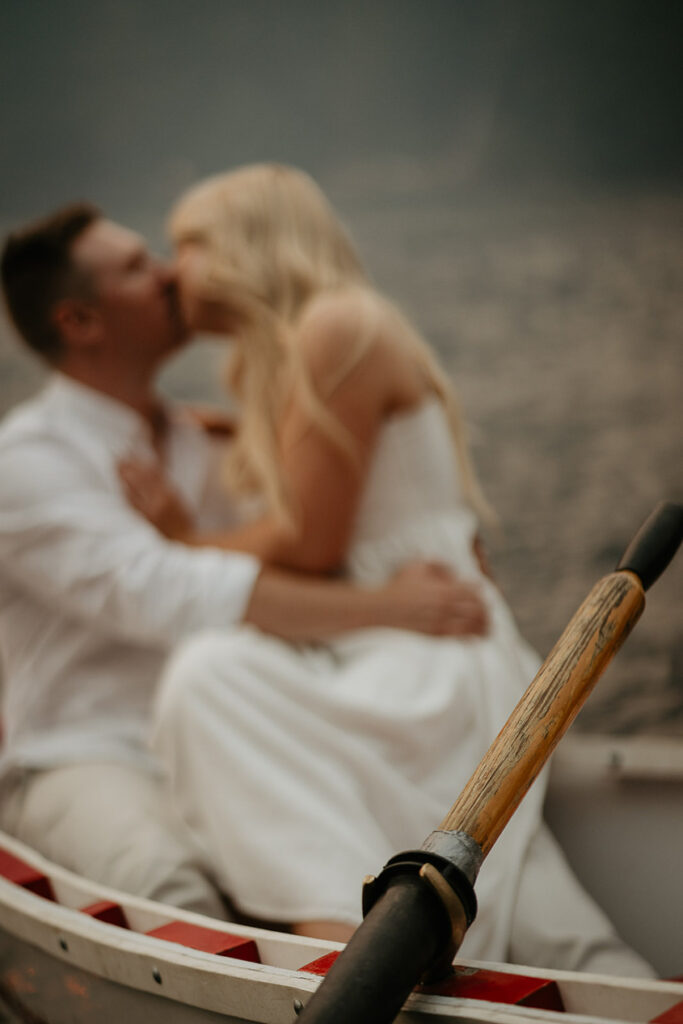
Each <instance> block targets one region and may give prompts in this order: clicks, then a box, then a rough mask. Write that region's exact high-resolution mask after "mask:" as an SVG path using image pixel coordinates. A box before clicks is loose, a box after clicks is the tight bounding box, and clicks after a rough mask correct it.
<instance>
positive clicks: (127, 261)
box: [71, 220, 188, 360]
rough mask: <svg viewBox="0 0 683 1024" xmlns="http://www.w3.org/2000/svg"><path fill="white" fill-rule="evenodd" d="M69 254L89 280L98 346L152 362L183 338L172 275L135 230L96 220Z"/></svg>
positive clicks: (173, 347)
mask: <svg viewBox="0 0 683 1024" xmlns="http://www.w3.org/2000/svg"><path fill="white" fill-rule="evenodd" d="M71 255H72V260H73V262H74V264H75V266H76V267H78V268H80V269H81V270H83V271H84V272H85V274H86V275H87V277H88V279H89V280H90V282H91V285H92V288H93V293H94V296H93V305H94V306H95V308H96V311H97V314H98V325H99V326H98V330H99V332H100V337H99V343H100V344H101V345H111V346H114V347H115V349H116V351H117V352H118V351H120V353H121V355H122V356H124V355H125V356H126V357H128V356H130V358H133V359H135V358H136V357H137V358H142V357H143V356H146V357H147V358H151V359H152V360H155V359H158V358H161V357H162V356H164V355H166V354H167V353H169V352H171V351H173V350H174V349H175V348H177V347H178V346H180V345H182V344H183V342H185V341H186V340H187V337H188V331H187V327H186V325H185V322H184V319H183V316H182V313H181V310H180V302H179V299H178V289H177V282H176V278H175V273H174V271H173V270H172V269H171V268H170V267H168V266H166V265H165V264H164V263H162V262H160V261H159V260H157V259H155V258H154V257H153V256H152V255H151V254H150V252H149V251H148V249H147V246H146V245H145V243H144V241H143V240H142V238H140V236H139V235H137V234H135V232H133V231H130V230H129V229H128V228H125V227H122V226H121V225H120V224H114V223H113V222H112V221H108V220H96V221H95V222H94V223H93V224H91V225H90V226H89V227H88V228H86V230H85V231H84V232H83V233H82V234H81V235H80V236H79V237H78V238H77V239H76V241H75V242H74V244H73V247H72V251H71Z"/></svg>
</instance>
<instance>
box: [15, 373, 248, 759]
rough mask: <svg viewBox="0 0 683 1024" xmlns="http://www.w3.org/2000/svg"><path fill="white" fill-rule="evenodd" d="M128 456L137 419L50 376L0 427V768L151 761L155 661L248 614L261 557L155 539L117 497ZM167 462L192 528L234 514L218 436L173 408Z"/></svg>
mask: <svg viewBox="0 0 683 1024" xmlns="http://www.w3.org/2000/svg"><path fill="white" fill-rule="evenodd" d="M131 454H134V455H136V456H143V457H144V456H150V457H152V454H153V453H152V448H151V438H150V432H149V429H148V427H147V425H146V423H145V422H144V420H142V418H141V417H139V416H138V415H137V414H136V413H135V412H133V411H132V410H131V409H130V408H128V407H127V406H124V405H121V404H119V403H118V402H115V401H113V400H112V399H109V398H107V397H105V396H103V395H101V394H99V393H98V392H96V391H93V390H91V389H89V388H86V387H83V386H81V385H79V384H77V383H75V382H73V381H71V380H69V379H68V378H66V377H63V376H61V375H56V376H55V377H54V378H53V379H52V381H51V382H50V383H49V384H48V386H47V387H46V388H45V390H44V391H43V392H41V394H39V395H38V396H37V397H36V398H34V399H32V400H30V401H28V402H26V403H24V404H23V405H22V406H20V407H18V408H16V409H15V410H14V411H12V412H11V413H10V414H9V415H8V416H7V417H6V418H5V421H4V423H3V424H2V426H1V427H0V651H1V652H2V658H3V673H2V674H3V676H4V683H3V690H4V694H3V697H4V701H3V703H4V710H3V718H4V743H3V751H2V759H1V760H0V772H5V771H7V770H8V769H9V768H10V767H15V766H28V767H47V766H51V765H55V764H61V763H66V762H71V761H77V760H81V761H82V760H91V759H96V760H121V759H124V760H136V761H139V762H147V763H149V764H151V760H150V759H149V755H148V754H147V752H146V744H145V738H146V733H147V728H148V718H149V712H150V705H151V700H152V696H153V691H154V687H155V683H156V680H157V678H158V675H159V672H160V669H161V666H162V663H163V659H164V658H165V656H166V655H167V653H168V652H169V650H170V648H171V647H172V646H173V645H174V644H175V643H177V642H178V641H179V640H181V639H182V638H183V637H185V636H187V635H188V634H190V633H192V632H193V631H195V630H198V629H202V628H205V627H213V626H229V625H230V624H236V623H238V622H239V621H240V620H241V618H242V616H243V614H244V611H245V608H246V605H247V603H248V600H249V596H250V594H251V590H252V587H253V585H254V582H255V580H256V577H257V575H258V572H259V569H260V563H259V562H258V561H257V560H256V559H255V558H252V557H251V556H250V555H246V554H238V553H231V552H225V551H219V550H217V549H210V548H204V549H200V548H189V547H184V546H183V545H181V544H176V543H172V542H169V541H168V540H166V539H165V538H164V537H162V536H161V535H160V534H159V533H158V532H157V531H156V530H155V529H154V527H152V526H151V525H150V524H149V523H147V522H146V521H145V520H144V519H143V518H142V517H141V516H140V515H139V514H138V513H137V512H135V511H134V510H133V509H132V508H131V507H129V506H128V504H127V503H126V500H125V498H124V497H123V494H122V491H121V487H120V484H119V480H118V476H117V470H116V464H117V461H118V460H119V459H120V458H121V457H123V456H126V455H131ZM165 469H166V472H167V473H168V475H169V476H170V478H171V479H172V480H173V481H174V483H175V484H176V486H177V488H178V489H179V491H180V492H181V494H182V495H183V497H184V499H185V501H186V502H187V504H188V506H189V507H190V508H191V509H192V510H193V511H194V512H195V514H196V515H197V521H198V524H199V525H200V527H202V528H204V529H217V528H220V527H226V526H228V525H230V524H231V522H234V512H232V511H231V509H230V507H229V503H228V500H227V498H226V496H225V495H224V494H223V493H222V490H221V488H220V485H219V477H220V468H219V452H218V451H217V446H216V443H215V442H212V441H211V439H210V438H209V437H207V436H206V434H205V433H204V432H203V431H201V430H200V429H199V428H198V427H197V426H195V425H194V424H192V423H190V422H189V421H187V420H183V419H182V418H181V417H180V416H178V415H176V414H174V413H171V414H170V420H169V428H168V434H167V438H166V448H165Z"/></svg>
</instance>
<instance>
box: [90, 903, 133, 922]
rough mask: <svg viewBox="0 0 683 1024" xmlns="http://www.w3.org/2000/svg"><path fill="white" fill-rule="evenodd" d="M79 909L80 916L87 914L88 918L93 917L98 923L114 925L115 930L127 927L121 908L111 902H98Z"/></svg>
mask: <svg viewBox="0 0 683 1024" xmlns="http://www.w3.org/2000/svg"><path fill="white" fill-rule="evenodd" d="M80 909H81V913H82V914H88V916H89V917H94V918H96V920H98V921H104V922H105V924H114V925H116V926H117V928H128V927H129V924H128V921H127V920H126V915H125V914H124V912H123V907H121V906H119V904H118V903H112V901H111V900H98V901H97V903H91V904H90V905H89V906H87V907H81V908H80Z"/></svg>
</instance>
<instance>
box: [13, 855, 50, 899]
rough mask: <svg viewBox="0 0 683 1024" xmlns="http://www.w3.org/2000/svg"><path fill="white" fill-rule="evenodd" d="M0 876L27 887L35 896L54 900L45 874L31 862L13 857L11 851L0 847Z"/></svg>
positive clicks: (24, 887)
mask: <svg viewBox="0 0 683 1024" xmlns="http://www.w3.org/2000/svg"><path fill="white" fill-rule="evenodd" d="M0 876H2V877H3V878H6V879H7V880H8V881H10V882H14V884H15V885H20V886H21V887H22V889H28V890H29V891H30V892H32V893H35V895H36V896H42V897H43V898H44V899H46V900H52V901H53V902H56V901H55V894H54V890H53V888H52V883H51V882H50V879H49V878H48V877H47V875H45V874H43V872H42V871H38V869H37V868H34V867H33V866H32V865H31V864H27V863H26V861H24V860H20V858H19V857H15V856H14V854H13V853H9V852H8V851H7V850H2V849H0Z"/></svg>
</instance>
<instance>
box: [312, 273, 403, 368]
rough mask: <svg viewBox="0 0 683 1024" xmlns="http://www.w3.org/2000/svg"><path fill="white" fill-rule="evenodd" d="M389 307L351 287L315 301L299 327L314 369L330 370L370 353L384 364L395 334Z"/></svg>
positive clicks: (373, 295) (361, 358)
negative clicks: (390, 341)
mask: <svg viewBox="0 0 683 1024" xmlns="http://www.w3.org/2000/svg"><path fill="white" fill-rule="evenodd" d="M392 328H393V324H392V315H391V311H390V308H389V306H388V304H387V303H386V302H385V301H384V300H382V298H381V297H380V296H378V295H377V294H375V293H374V292H373V291H371V290H370V289H367V288H359V287H348V288H343V289H341V288H340V289H335V290H334V291H328V292H323V293H321V294H319V295H317V296H315V298H313V299H312V300H311V301H310V302H309V303H308V305H307V306H306V309H305V310H304V312H303V315H302V317H301V319H300V321H299V324H298V334H299V342H300V345H301V350H302V352H303V354H304V356H305V357H306V359H307V361H308V362H309V364H310V365H311V368H312V369H314V370H315V369H329V368H334V367H335V366H339V365H343V364H346V363H347V362H348V361H349V359H351V360H353V361H355V360H363V359H365V358H366V357H368V356H369V355H370V354H371V353H372V356H373V359H376V360H378V361H382V360H383V359H384V358H385V357H386V356H387V355H388V351H387V344H386V343H387V340H388V339H389V338H390V336H391V333H392Z"/></svg>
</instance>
